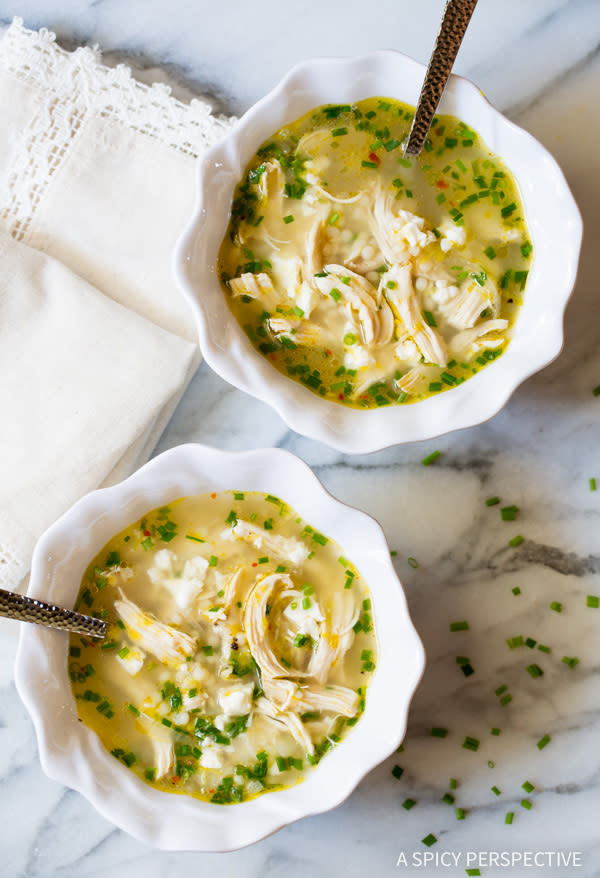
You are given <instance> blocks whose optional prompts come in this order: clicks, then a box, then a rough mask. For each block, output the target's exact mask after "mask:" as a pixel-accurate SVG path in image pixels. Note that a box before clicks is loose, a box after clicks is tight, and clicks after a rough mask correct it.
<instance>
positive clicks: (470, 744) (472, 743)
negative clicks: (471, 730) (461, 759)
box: [463, 735, 479, 752]
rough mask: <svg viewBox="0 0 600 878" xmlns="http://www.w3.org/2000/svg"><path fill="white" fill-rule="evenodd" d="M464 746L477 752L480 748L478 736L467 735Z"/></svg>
mask: <svg viewBox="0 0 600 878" xmlns="http://www.w3.org/2000/svg"><path fill="white" fill-rule="evenodd" d="M463 747H464V749H465V750H472V751H473V752H476V751H477V750H478V749H479V741H478V739H477V738H471V737H470V736H469V735H467V736H466V738H465V740H464V741H463Z"/></svg>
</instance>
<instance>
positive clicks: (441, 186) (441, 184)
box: [435, 180, 450, 189]
mask: <svg viewBox="0 0 600 878" xmlns="http://www.w3.org/2000/svg"><path fill="white" fill-rule="evenodd" d="M435 185H436V186H437V187H438V189H447V188H448V186H449V185H450V184H449V183H446V181H445V180H438V181H437V183H436V184H435Z"/></svg>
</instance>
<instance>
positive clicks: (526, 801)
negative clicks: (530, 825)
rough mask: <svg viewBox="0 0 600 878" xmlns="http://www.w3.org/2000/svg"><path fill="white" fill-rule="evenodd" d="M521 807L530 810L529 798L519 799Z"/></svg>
mask: <svg viewBox="0 0 600 878" xmlns="http://www.w3.org/2000/svg"><path fill="white" fill-rule="evenodd" d="M521 808H525V810H526V811H531V802H530V801H529V799H521Z"/></svg>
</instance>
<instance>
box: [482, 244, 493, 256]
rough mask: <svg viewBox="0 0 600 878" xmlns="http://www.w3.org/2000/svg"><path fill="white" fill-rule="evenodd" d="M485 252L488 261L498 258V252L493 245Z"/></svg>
mask: <svg viewBox="0 0 600 878" xmlns="http://www.w3.org/2000/svg"><path fill="white" fill-rule="evenodd" d="M483 252H484V253H485V255H486V256H487V258H488V259H495V258H496V251H495V250H494V248H493V247H492V246H491V245H490V246H489V247H486V248H485V250H484V251H483Z"/></svg>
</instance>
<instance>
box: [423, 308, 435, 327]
mask: <svg viewBox="0 0 600 878" xmlns="http://www.w3.org/2000/svg"><path fill="white" fill-rule="evenodd" d="M423 315H424V316H425V321H426V322H427V324H428V325H429V326H434V327H435V326H437V323H436V322H435V317H434V316H433V314H432V313H431V311H423Z"/></svg>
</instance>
